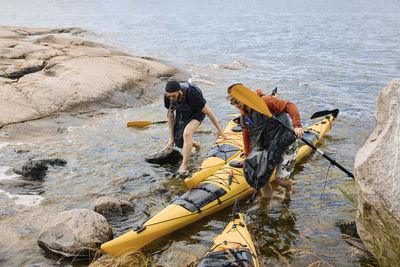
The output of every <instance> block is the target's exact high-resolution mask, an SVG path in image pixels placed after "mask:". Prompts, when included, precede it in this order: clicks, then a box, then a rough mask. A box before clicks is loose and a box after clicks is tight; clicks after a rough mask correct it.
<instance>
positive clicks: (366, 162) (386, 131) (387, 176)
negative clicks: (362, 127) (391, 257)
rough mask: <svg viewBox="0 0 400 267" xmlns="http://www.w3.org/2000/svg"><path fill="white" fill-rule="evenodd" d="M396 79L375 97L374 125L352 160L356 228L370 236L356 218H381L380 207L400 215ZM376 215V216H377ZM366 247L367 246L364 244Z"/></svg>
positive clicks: (398, 89)
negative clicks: (355, 186)
mask: <svg viewBox="0 0 400 267" xmlns="http://www.w3.org/2000/svg"><path fill="white" fill-rule="evenodd" d="M399 103H400V79H396V80H393V81H391V82H390V83H389V84H388V85H387V86H386V87H385V88H384V89H383V90H382V91H381V92H380V93H379V96H378V100H377V104H376V109H375V118H376V128H375V130H374V131H373V132H372V134H371V136H370V137H369V138H368V140H367V142H366V143H365V145H364V146H363V147H362V148H361V149H360V150H359V151H358V153H357V156H356V159H355V178H356V185H357V189H358V208H359V209H358V214H357V217H358V221H357V222H358V224H357V230H358V233H359V235H360V237H361V239H363V240H368V239H370V238H371V236H370V234H369V233H368V231H366V229H365V228H364V227H363V225H362V224H361V223H359V221H360V218H366V217H369V218H376V222H377V223H378V221H379V220H380V219H379V216H380V217H382V211H383V209H382V206H385V207H387V208H388V209H389V210H390V211H391V212H393V214H395V215H397V216H399V215H400V201H399V199H400V115H399V114H400V107H399ZM379 214H380V215H379ZM367 247H370V246H369V245H368V243H367Z"/></svg>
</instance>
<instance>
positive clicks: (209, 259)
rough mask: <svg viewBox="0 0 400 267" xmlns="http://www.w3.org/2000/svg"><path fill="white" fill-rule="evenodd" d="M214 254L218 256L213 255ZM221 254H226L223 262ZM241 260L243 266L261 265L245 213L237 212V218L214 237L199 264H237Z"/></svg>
mask: <svg viewBox="0 0 400 267" xmlns="http://www.w3.org/2000/svg"><path fill="white" fill-rule="evenodd" d="M214 255H218V256H216V257H213V256H214ZM221 255H224V256H225V257H224V258H223V259H222V262H220V261H221ZM244 259H245V260H244ZM239 260H240V262H239V263H242V264H243V266H254V267H258V266H259V259H258V256H257V252H256V248H255V246H254V243H253V241H252V239H251V235H250V233H249V231H248V230H247V226H246V222H245V221H244V218H243V215H242V214H241V213H236V214H235V218H233V220H232V221H231V222H229V224H228V225H227V226H226V227H225V229H224V231H223V232H222V233H221V234H220V235H218V236H217V237H216V238H215V239H214V241H213V245H212V246H211V248H210V249H209V250H208V251H207V253H206V254H205V255H204V258H203V259H202V260H201V261H200V262H199V263H198V265H197V266H198V267H201V266H221V265H222V264H224V263H225V264H227V263H232V264H234V263H236V264H237V263H238V261H239ZM245 263H246V264H245ZM238 266H239V265H238ZM240 266H242V265H240Z"/></svg>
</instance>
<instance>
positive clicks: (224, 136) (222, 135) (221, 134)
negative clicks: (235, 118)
mask: <svg viewBox="0 0 400 267" xmlns="http://www.w3.org/2000/svg"><path fill="white" fill-rule="evenodd" d="M220 137H221V138H222V139H228V137H227V136H226V135H225V134H224V132H223V131H218V137H217V139H218V138H220Z"/></svg>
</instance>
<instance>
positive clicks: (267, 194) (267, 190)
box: [260, 182, 272, 199]
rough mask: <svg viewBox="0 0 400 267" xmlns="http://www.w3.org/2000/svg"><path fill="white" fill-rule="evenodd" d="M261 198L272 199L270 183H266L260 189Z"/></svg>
mask: <svg viewBox="0 0 400 267" xmlns="http://www.w3.org/2000/svg"><path fill="white" fill-rule="evenodd" d="M260 192H261V196H262V197H263V198H267V199H271V198H272V186H271V183H270V182H267V183H266V184H265V185H264V186H263V187H261V189H260Z"/></svg>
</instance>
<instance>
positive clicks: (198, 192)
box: [173, 183, 226, 213]
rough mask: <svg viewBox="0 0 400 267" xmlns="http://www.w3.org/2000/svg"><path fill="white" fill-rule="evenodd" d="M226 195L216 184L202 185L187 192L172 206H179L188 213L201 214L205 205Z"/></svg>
mask: <svg viewBox="0 0 400 267" xmlns="http://www.w3.org/2000/svg"><path fill="white" fill-rule="evenodd" d="M225 194H226V190H225V189H223V188H221V187H219V186H218V185H216V184H211V183H204V184H201V185H200V186H198V187H194V188H192V189H191V190H189V191H187V192H186V193H185V194H183V195H182V196H181V197H180V198H178V199H177V200H175V201H174V202H173V204H175V205H179V206H181V207H183V208H185V209H187V210H188V211H190V212H195V211H197V212H199V213H200V212H201V210H200V209H201V208H202V207H204V206H205V205H207V204H209V203H211V202H213V201H214V200H216V199H219V198H220V197H222V196H223V195H225Z"/></svg>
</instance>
